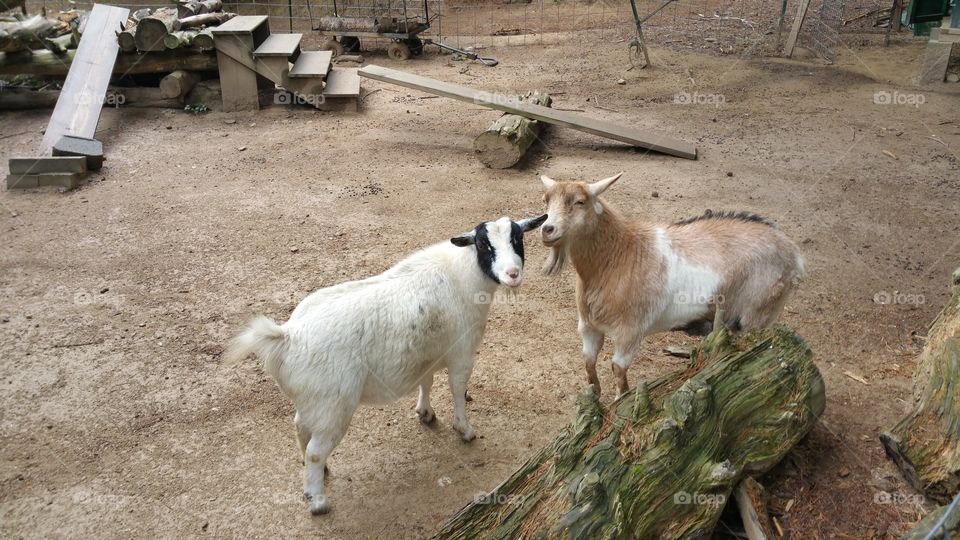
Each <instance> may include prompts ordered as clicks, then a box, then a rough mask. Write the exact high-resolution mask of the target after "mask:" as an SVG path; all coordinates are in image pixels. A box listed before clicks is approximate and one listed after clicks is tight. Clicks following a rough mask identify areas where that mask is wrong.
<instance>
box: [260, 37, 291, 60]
mask: <svg viewBox="0 0 960 540" xmlns="http://www.w3.org/2000/svg"><path fill="white" fill-rule="evenodd" d="M301 39H303V34H271V35H270V37H268V38H267V40H266V41H264V42H263V43H262V44H261V45H260V46H259V47H257V50H255V51H253V55H254V56H283V57H287V58H289V57H291V56H293V55H294V54H295V53H296V52H297V51H299V50H300V40H301Z"/></svg>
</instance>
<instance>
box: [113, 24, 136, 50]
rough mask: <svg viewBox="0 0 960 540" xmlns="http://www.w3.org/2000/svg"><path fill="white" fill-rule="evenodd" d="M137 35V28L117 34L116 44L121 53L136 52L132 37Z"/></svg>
mask: <svg viewBox="0 0 960 540" xmlns="http://www.w3.org/2000/svg"><path fill="white" fill-rule="evenodd" d="M136 33H137V27H136V26H134V27H133V28H127V29H126V30H124V31H123V32H117V44H118V45H120V50H121V51H123V52H133V51H136V50H137V40H136V38H135V37H134V35H135V34H136Z"/></svg>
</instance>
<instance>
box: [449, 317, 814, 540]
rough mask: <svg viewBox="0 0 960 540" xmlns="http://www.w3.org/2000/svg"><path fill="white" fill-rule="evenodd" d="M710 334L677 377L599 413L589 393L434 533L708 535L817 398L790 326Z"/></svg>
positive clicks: (780, 453) (805, 427) (802, 431)
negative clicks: (532, 452)
mask: <svg viewBox="0 0 960 540" xmlns="http://www.w3.org/2000/svg"><path fill="white" fill-rule="evenodd" d="M715 327H716V328H717V330H714V331H713V332H712V333H711V334H710V335H708V336H707V337H706V338H704V340H703V342H701V344H700V345H699V346H698V347H697V348H696V349H694V351H693V353H692V356H691V365H690V366H689V367H688V368H687V369H686V370H685V371H683V372H680V373H676V374H673V375H669V376H666V377H663V378H661V379H659V380H657V381H655V382H653V383H651V384H649V385H646V384H643V383H641V384H639V385H638V386H637V388H635V389H634V390H632V391H630V392H627V393H626V394H624V396H623V397H621V398H620V399H618V400H617V401H615V402H614V403H613V404H612V405H611V406H610V407H609V408H606V409H605V408H604V407H602V406H601V405H600V403H599V401H598V399H597V396H596V394H595V393H594V391H593V387H592V386H591V387H589V388H588V389H587V391H585V392H584V393H583V394H582V395H580V396H579V397H578V400H577V408H578V410H577V417H576V420H575V421H574V423H573V425H572V426H571V427H570V428H568V429H567V430H566V431H565V432H564V433H562V434H561V435H560V436H559V437H557V438H556V439H555V440H554V441H553V442H552V443H550V444H548V445H547V446H546V447H544V448H543V449H542V450H541V451H540V452H539V453H538V454H537V455H536V456H534V457H533V458H531V459H530V460H529V461H527V462H526V463H525V464H524V465H523V466H521V467H520V469H518V470H517V471H516V472H515V473H514V474H513V475H512V476H511V477H510V478H509V479H507V480H506V481H505V482H503V483H502V484H500V486H499V487H497V488H496V489H495V490H494V491H493V492H491V493H490V494H488V495H484V496H478V497H477V498H476V499H475V501H474V502H473V503H471V504H468V505H467V506H465V507H464V508H462V509H461V510H460V511H458V512H457V513H456V514H455V515H453V516H452V517H450V518H449V519H448V520H447V521H446V522H445V523H444V524H443V525H442V526H441V528H440V531H439V532H438V534H437V535H436V537H437V538H515V537H521V536H522V537H524V538H560V537H570V538H621V537H633V538H702V537H709V536H710V534H711V531H712V530H713V528H714V526H715V525H716V522H717V520H718V519H719V517H720V514H721V512H722V511H723V508H724V505H725V503H726V501H727V500H729V499H730V498H731V496H732V494H733V489H734V487H736V486H737V485H738V484H739V483H740V481H741V480H743V479H744V478H745V477H746V476H748V475H758V474H762V473H763V472H765V471H767V470H769V469H770V468H771V467H773V466H774V465H775V464H776V463H777V462H779V461H780V460H781V459H782V458H783V457H784V455H786V453H787V452H788V451H789V450H790V448H792V447H793V445H794V444H796V443H797V441H799V440H800V439H801V438H802V437H803V436H804V435H806V434H807V433H808V432H809V431H810V429H812V428H813V426H814V424H815V423H816V421H817V419H818V418H819V417H820V415H821V414H822V412H823V410H824V407H825V403H826V402H825V395H824V386H823V379H822V378H821V376H820V372H819V371H818V370H817V367H816V366H815V365H814V363H813V352H812V351H811V350H810V349H809V347H808V346H807V344H806V343H805V342H804V341H803V340H802V339H801V338H800V337H798V336H797V335H796V334H794V333H793V332H792V331H791V330H790V329H789V328H787V327H786V326H782V325H781V326H777V327H775V328H768V329H764V330H759V331H754V332H750V333H747V334H745V335H742V336H737V337H734V336H731V335H730V334H729V332H728V331H727V329H726V328H725V327H724V325H723V324H716V325H715Z"/></svg>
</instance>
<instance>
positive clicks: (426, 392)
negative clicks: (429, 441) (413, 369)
mask: <svg viewBox="0 0 960 540" xmlns="http://www.w3.org/2000/svg"><path fill="white" fill-rule="evenodd" d="M431 388H433V373H430V374H429V375H426V376H424V378H423V380H422V381H420V395H419V396H417V416H419V417H420V421H421V422H423V423H424V424H432V423H433V422H434V421H436V419H437V415H436V414H434V412H433V407H432V406H431V405H430V389H431Z"/></svg>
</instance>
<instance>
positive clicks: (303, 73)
mask: <svg viewBox="0 0 960 540" xmlns="http://www.w3.org/2000/svg"><path fill="white" fill-rule="evenodd" d="M332 58H333V53H332V52H330V51H306V52H302V53H300V58H297V61H296V63H294V64H293V69H291V70H290V77H293V78H298V77H320V78H324V77H326V76H327V73H328V72H329V71H330V60H331V59H332Z"/></svg>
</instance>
